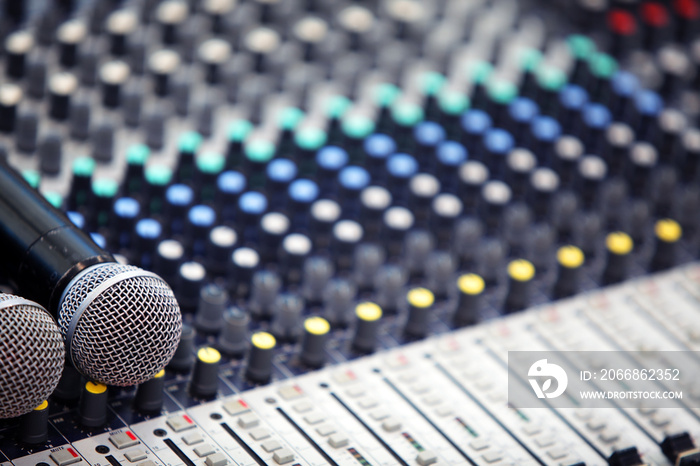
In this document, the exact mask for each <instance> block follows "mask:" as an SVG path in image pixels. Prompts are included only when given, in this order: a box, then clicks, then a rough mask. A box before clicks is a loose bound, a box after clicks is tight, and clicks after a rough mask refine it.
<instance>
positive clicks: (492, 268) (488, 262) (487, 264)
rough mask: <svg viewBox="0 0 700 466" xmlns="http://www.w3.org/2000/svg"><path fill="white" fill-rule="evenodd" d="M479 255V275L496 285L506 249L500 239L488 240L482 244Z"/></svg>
mask: <svg viewBox="0 0 700 466" xmlns="http://www.w3.org/2000/svg"><path fill="white" fill-rule="evenodd" d="M478 251H479V254H478V259H477V263H478V267H477V269H478V270H479V275H481V276H482V277H483V279H484V280H485V281H486V282H487V283H495V282H496V281H497V280H498V273H499V267H500V264H502V261H503V258H504V257H505V256H506V251H505V247H504V246H503V243H501V241H500V240H498V239H495V238H494V239H486V240H484V241H483V242H482V243H481V247H480V248H479V250H478Z"/></svg>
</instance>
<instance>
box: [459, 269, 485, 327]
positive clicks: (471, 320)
mask: <svg viewBox="0 0 700 466" xmlns="http://www.w3.org/2000/svg"><path fill="white" fill-rule="evenodd" d="M485 287H486V283H485V282H484V279H483V278H481V277H480V276H479V275H477V274H475V273H467V274H463V275H460V276H459V278H458V279H457V289H458V291H459V295H458V298H457V309H456V310H455V313H454V316H453V317H452V322H453V324H454V325H455V326H456V327H464V326H466V325H472V324H475V323H477V322H478V321H479V320H480V316H479V307H480V305H481V299H482V295H483V293H484V288H485Z"/></svg>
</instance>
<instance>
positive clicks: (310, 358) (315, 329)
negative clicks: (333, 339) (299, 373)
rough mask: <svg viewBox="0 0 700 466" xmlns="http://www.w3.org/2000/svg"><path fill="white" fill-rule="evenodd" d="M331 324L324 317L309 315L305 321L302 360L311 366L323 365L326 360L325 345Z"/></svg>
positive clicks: (300, 356)
mask: <svg viewBox="0 0 700 466" xmlns="http://www.w3.org/2000/svg"><path fill="white" fill-rule="evenodd" d="M330 329H331V325H330V324H329V323H328V321H327V320H326V319H324V318H323V317H317V316H314V317H309V318H307V319H306V320H305V321H304V336H303V339H302V343H301V354H300V355H299V358H300V359H301V362H302V363H304V364H305V365H307V366H309V367H321V366H323V363H324V362H325V360H326V352H325V346H326V341H327V340H328V332H330Z"/></svg>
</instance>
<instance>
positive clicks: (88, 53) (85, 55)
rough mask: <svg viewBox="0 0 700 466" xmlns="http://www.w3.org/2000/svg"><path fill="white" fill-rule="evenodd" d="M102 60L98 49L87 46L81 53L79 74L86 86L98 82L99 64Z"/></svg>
mask: <svg viewBox="0 0 700 466" xmlns="http://www.w3.org/2000/svg"><path fill="white" fill-rule="evenodd" d="M99 62H100V56H99V55H98V53H97V51H95V50H92V49H91V48H89V47H86V48H85V50H83V52H82V53H81V54H80V65H79V66H80V68H79V71H78V76H80V82H81V83H83V84H84V85H86V86H94V85H95V83H96V82H97V65H98V64H99Z"/></svg>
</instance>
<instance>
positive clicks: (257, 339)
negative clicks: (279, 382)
mask: <svg viewBox="0 0 700 466" xmlns="http://www.w3.org/2000/svg"><path fill="white" fill-rule="evenodd" d="M250 341H251V343H252V347H251V350H250V354H249V355H248V367H247V368H246V371H245V377H246V379H248V380H250V381H252V382H255V383H267V382H269V381H270V377H272V355H273V353H274V350H275V345H276V344H277V341H276V340H275V337H273V336H272V335H271V334H269V333H267V332H257V333H254V334H253V336H252V337H251V339H250Z"/></svg>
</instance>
